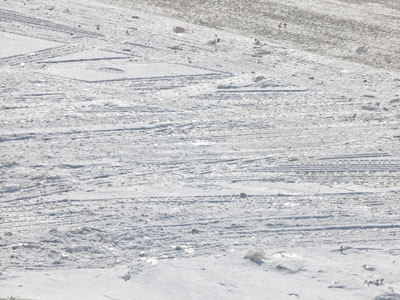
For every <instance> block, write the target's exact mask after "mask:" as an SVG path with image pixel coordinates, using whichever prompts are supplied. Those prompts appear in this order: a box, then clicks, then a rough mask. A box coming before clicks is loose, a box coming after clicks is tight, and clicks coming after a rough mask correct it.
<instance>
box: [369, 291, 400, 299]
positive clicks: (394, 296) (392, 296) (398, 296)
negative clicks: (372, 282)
mask: <svg viewBox="0 0 400 300" xmlns="http://www.w3.org/2000/svg"><path fill="white" fill-rule="evenodd" d="M375 300H400V294H397V293H385V294H383V295H380V296H376V297H375Z"/></svg>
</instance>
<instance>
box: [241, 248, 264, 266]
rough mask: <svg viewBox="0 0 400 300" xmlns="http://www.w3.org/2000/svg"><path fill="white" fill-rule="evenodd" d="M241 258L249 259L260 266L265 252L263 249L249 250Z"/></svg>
mask: <svg viewBox="0 0 400 300" xmlns="http://www.w3.org/2000/svg"><path fill="white" fill-rule="evenodd" d="M243 258H244V259H249V260H250V261H252V262H254V263H256V264H258V265H261V264H262V263H264V259H265V252H264V250H263V249H255V250H250V251H248V252H247V253H246V255H245V256H244V257H243Z"/></svg>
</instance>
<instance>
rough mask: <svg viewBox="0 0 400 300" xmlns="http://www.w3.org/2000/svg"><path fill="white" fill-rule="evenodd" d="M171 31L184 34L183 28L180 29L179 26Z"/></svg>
mask: <svg viewBox="0 0 400 300" xmlns="http://www.w3.org/2000/svg"><path fill="white" fill-rule="evenodd" d="M173 31H174V32H175V33H184V32H185V28H183V27H180V26H176V27H175V28H174V29H173Z"/></svg>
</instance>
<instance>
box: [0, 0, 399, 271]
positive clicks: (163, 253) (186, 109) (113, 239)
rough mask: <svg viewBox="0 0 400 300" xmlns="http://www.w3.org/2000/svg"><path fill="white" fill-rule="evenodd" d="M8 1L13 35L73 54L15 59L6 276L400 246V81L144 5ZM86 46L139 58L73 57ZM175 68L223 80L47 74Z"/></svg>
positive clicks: (3, 255)
mask: <svg viewBox="0 0 400 300" xmlns="http://www.w3.org/2000/svg"><path fill="white" fill-rule="evenodd" d="M6 3H7V4H2V5H5V7H4V8H1V9H0V32H1V31H5V32H10V33H13V34H19V35H27V33H28V32H29V36H31V37H35V38H38V39H43V40H51V41H57V42H59V43H62V44H63V45H62V46H59V47H53V48H50V49H43V50H40V51H36V52H35V53H33V54H32V53H27V54H23V55H17V56H13V55H10V56H6V57H1V58H0V92H1V93H0V128H1V129H0V270H3V271H4V270H15V269H34V270H37V269H49V268H60V267H74V268H75V267H91V266H93V265H95V266H96V267H110V266H114V265H116V264H122V263H133V262H135V260H136V259H137V258H138V257H140V256H141V255H142V254H141V253H143V252H144V253H145V255H146V256H151V257H155V258H158V259H169V258H176V257H186V256H189V257H191V256H198V255H206V254H214V253H218V252H219V251H225V250H227V249H230V248H232V247H236V248H248V247H249V246H255V247H263V246H265V247H267V246H274V247H278V248H279V247H287V246H288V245H289V246H304V247H305V246H310V245H311V246H312V245H319V244H326V245H334V247H337V246H338V245H342V244H343V245H353V244H361V245H370V244H371V245H372V244H373V245H375V244H379V245H381V246H385V247H388V248H390V247H393V246H395V245H397V244H398V241H399V240H398V239H397V236H398V235H399V229H400V219H399V217H398V215H397V214H396V212H397V211H398V210H399V209H400V207H399V205H400V204H399V201H398V199H399V196H400V190H399V189H398V187H399V183H400V182H399V178H400V177H399V175H400V174H399V172H400V153H399V149H400V148H399V136H400V132H399V126H398V125H399V118H400V112H399V107H400V102H399V101H398V97H399V95H398V92H399V81H398V80H399V79H398V76H397V77H396V73H393V72H391V71H389V70H385V69H375V68H372V67H368V66H365V65H361V64H355V63H351V62H344V61H341V60H339V59H333V58H331V59H324V58H323V57H322V58H321V57H319V56H317V55H314V56H313V55H311V54H310V55H308V54H305V53H302V52H298V53H297V52H296V53H292V52H294V50H290V49H289V50H288V49H284V48H282V47H280V46H277V45H272V44H265V45H264V46H257V45H255V44H254V40H253V39H251V38H246V37H241V36H237V35H235V34H233V33H227V32H223V31H217V30H212V29H207V28H203V27H199V26H195V25H190V24H186V23H183V22H181V21H174V20H172V19H163V18H161V17H159V19H158V20H162V21H163V22H159V23H157V22H154V21H153V22H152V18H154V17H151V16H148V15H146V14H144V13H142V12H140V13H139V12H138V13H139V18H138V19H132V17H131V16H130V15H129V14H128V13H127V12H125V11H124V10H122V9H117V8H114V9H112V10H110V11H107V18H105V17H103V16H102V14H101V12H102V11H103V10H105V9H106V8H105V7H103V6H96V10H97V11H98V12H99V13H97V14H96V19H94V17H93V16H91V17H90V16H86V17H83V16H84V15H85V12H87V10H89V9H91V8H89V7H86V6H84V5H83V4H79V3H78V2H77V3H74V13H73V14H71V12H67V11H66V8H65V7H63V6H62V5H63V4H60V6H58V7H56V8H55V9H52V10H46V9H45V8H43V7H41V6H40V4H39V2H37V3H36V1H33V4H32V5H31V6H30V7H35V5H36V6H37V7H39V8H40V9H37V10H33V9H31V8H29V7H25V6H23V5H21V4H18V3H14V2H13V3H11V2H7V1H6ZM92 15H93V14H92ZM157 18H158V17H157ZM52 20H57V22H55V21H52ZM116 22H118V26H115V24H116ZM96 24H98V29H97V28H96V26H97V25H96ZM78 25H79V26H78ZM176 25H182V26H184V27H185V28H186V29H188V31H187V32H185V33H183V34H175V33H174V32H173V31H172V29H173V28H174V26H176ZM216 34H218V36H220V37H221V39H222V41H221V42H220V43H218V44H216V45H213V44H212V43H209V41H210V40H212V39H213V38H214V37H215V35H216ZM263 49H266V50H268V51H270V54H263V53H267V52H262V51H261V50H263ZM84 50H104V51H109V52H110V53H114V54H118V55H123V57H122V58H121V57H119V59H118V60H116V61H110V60H109V59H90V58H88V59H85V58H82V59H77V60H72V61H62V57H63V56H65V55H69V54H73V53H79V52H81V51H84ZM291 51H292V52H291ZM51 59H59V60H60V61H62V63H52V62H51V61H50V60H51ZM46 61H48V62H46ZM160 62H161V63H162V62H168V63H173V64H176V66H177V68H179V66H180V65H185V66H191V67H193V68H194V69H193V70H194V72H195V70H210V74H200V71H199V74H198V75H196V74H193V75H182V76H171V77H168V76H160V77H157V76H155V77H153V78H130V79H126V78H125V79H124V80H120V79H116V80H104V81H98V82H85V81H82V80H76V79H73V78H67V77H63V76H54V75H52V74H50V73H48V72H47V71H49V70H60V68H66V69H69V68H71V69H77V70H80V69H85V68H91V69H94V68H97V69H99V68H102V70H108V71H110V72H111V71H113V70H114V72H117V71H118V70H119V69H118V65H119V64H121V65H128V64H131V63H136V64H143V63H160ZM111 67H113V68H114V69H111ZM196 68H197V69H196ZM346 70H352V71H351V72H350V73H348V72H345V71H346ZM397 75H398V74H397ZM307 186H309V187H310V188H309V189H307V188H306V187H307ZM240 193H246V194H242V195H240ZM153 194H154V196H152V195H153ZM176 246H181V247H178V248H177V247H176Z"/></svg>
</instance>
